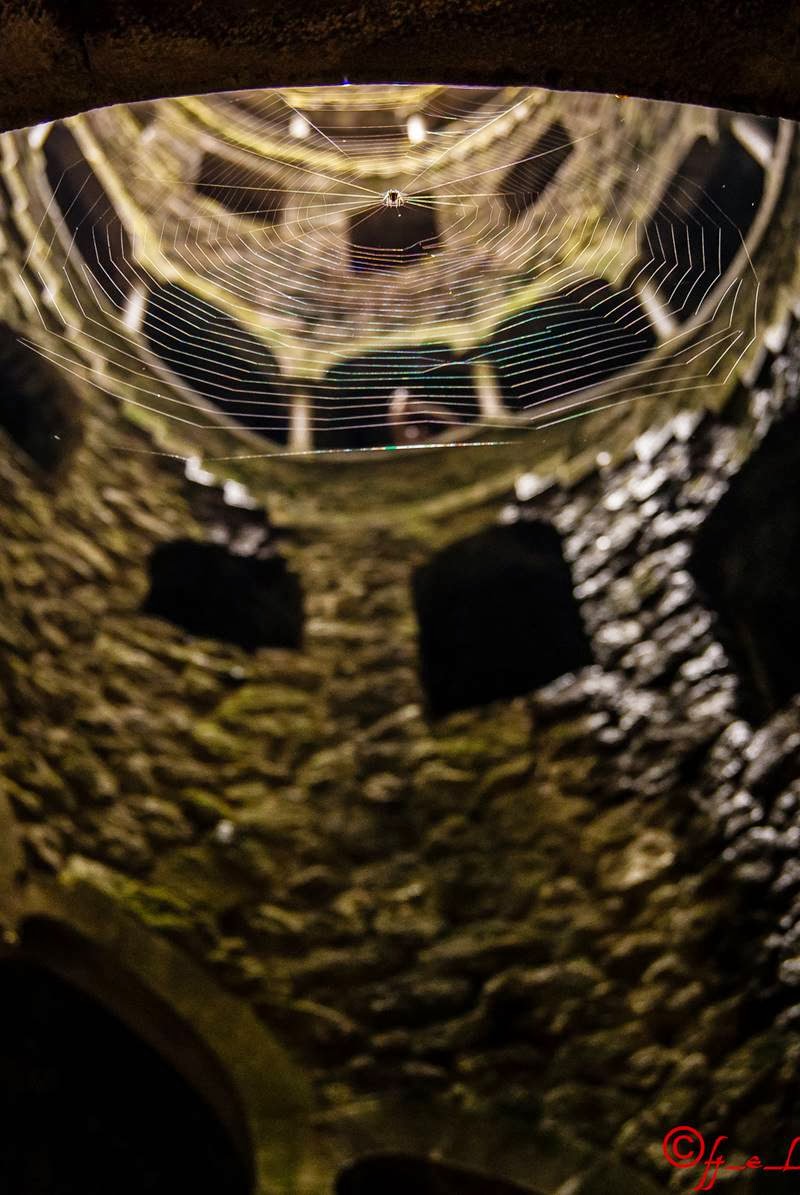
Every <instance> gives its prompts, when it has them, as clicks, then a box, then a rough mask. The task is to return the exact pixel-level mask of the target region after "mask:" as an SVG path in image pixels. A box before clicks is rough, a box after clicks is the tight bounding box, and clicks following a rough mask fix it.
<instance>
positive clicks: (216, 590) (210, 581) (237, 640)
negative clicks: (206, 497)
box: [142, 539, 303, 651]
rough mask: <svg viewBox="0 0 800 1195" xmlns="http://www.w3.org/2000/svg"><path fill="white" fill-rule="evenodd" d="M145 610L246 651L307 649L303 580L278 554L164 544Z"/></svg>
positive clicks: (185, 542)
mask: <svg viewBox="0 0 800 1195" xmlns="http://www.w3.org/2000/svg"><path fill="white" fill-rule="evenodd" d="M142 609H143V612H144V613H145V614H152V615H154V616H155V617H157V618H164V619H166V620H167V621H168V622H171V623H173V625H175V626H178V627H181V628H182V629H183V630H184V631H187V632H188V633H189V634H190V635H201V636H203V637H204V638H208V639H218V640H220V641H221V642H224V643H233V644H235V645H236V646H238V647H242V648H244V649H245V650H246V651H255V650H256V649H257V648H259V647H287V648H299V647H300V646H301V645H302V639H303V591H302V587H301V584H300V580H299V578H298V577H297V576H295V574H294V573H292V572H290V571H289V569H288V568H287V566H286V562H285V561H284V560H283V558H282V557H281V556H279V555H278V554H277V553H275V552H271V553H270V554H268V555H264V554H261V553H258V554H256V555H252V556H245V555H240V554H237V553H235V552H232V551H231V550H230V548H228V547H225V546H224V545H223V544H213V543H201V542H199V541H195V540H189V539H182V540H175V541H174V542H172V543H166V544H159V546H158V547H157V548H156V549H155V551H154V552H153V554H152V556H151V557H150V591H149V593H148V595H147V598H146V600H145V603H144V606H143V607H142Z"/></svg>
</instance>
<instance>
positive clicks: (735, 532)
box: [689, 412, 800, 722]
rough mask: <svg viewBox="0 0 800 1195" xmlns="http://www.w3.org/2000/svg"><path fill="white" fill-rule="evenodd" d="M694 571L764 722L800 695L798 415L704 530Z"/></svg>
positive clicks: (767, 441)
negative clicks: (795, 696)
mask: <svg viewBox="0 0 800 1195" xmlns="http://www.w3.org/2000/svg"><path fill="white" fill-rule="evenodd" d="M689 567H690V570H691V572H692V574H693V576H694V577H695V579H696V581H697V583H698V585H699V586H700V588H701V589H702V591H703V593H704V594H705V596H706V598H707V600H708V603H709V605H710V606H711V608H712V609H713V610H714V611H715V612H716V614H717V618H718V635H719V639H720V641H721V643H722V644H723V646H724V647H725V649H726V651H727V652H728V655H729V656H730V658H731V660H732V662H733V664H734V666H735V668H736V669H737V671H738V673H739V677H740V686H739V702H740V708H741V710H742V713H743V714H745V716H746V717H748V718H749V719H750V720H751V721H753V722H761V721H763V720H764V719H765V718H766V717H768V716H769V715H770V714H771V713H773V712H774V711H775V710H776V709H779V708H780V707H781V706H782V705H785V704H786V702H787V701H789V699H790V698H792V697H793V696H794V695H795V694H796V693H797V692H798V689H800V413H798V412H793V413H792V414H791V415H789V416H787V417H785V418H783V419H781V420H779V421H778V422H777V423H776V424H775V425H774V426H773V427H772V428H771V429H770V431H769V432H768V433H767V435H766V436H765V438H764V440H763V441H762V442H761V444H760V445H759V447H758V448H757V449H756V451H755V452H754V453H753V455H752V456H751V457H750V459H749V460H748V461H746V462H745V464H744V465H743V466H742V468H741V469H740V471H739V472H738V473H737V475H736V476H735V477H734V478H732V480H731V482H730V485H729V488H728V489H727V490H726V492H725V493H724V494H723V496H722V498H721V499H720V501H719V503H718V504H717V506H716V507H715V508H714V510H713V511H712V512H711V514H710V515H709V516H708V518H707V519H706V521H705V523H704V524H703V526H702V527H701V529H700V532H699V534H698V536H697V540H696V543H695V546H694V550H693V553H692V557H691V561H690V565H689Z"/></svg>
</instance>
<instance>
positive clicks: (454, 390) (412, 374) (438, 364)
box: [314, 344, 478, 448]
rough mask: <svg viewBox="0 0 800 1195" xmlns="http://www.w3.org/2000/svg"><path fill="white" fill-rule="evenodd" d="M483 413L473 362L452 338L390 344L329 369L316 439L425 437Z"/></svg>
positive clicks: (369, 441)
mask: <svg viewBox="0 0 800 1195" xmlns="http://www.w3.org/2000/svg"><path fill="white" fill-rule="evenodd" d="M477 415H478V400H477V396H476V394H475V390H474V387H473V382H472V374H471V370H470V366H469V362H468V361H466V360H463V359H459V358H458V357H456V356H454V355H453V353H452V351H451V350H450V349H449V348H448V347H447V346H446V345H437V344H430V345H420V346H419V347H418V348H415V347H408V348H397V349H384V350H382V351H378V352H375V353H369V354H367V355H366V356H363V357H355V358H349V359H348V360H346V361H341V362H339V363H338V364H337V365H334V366H333V367H332V368H331V369H330V370H328V372H327V374H326V375H325V377H324V379H323V382H322V385H321V386H320V388H319V392H318V394H317V396H316V398H315V402H314V441H315V443H316V444H317V445H319V446H320V447H324V448H351V447H376V446H381V445H386V444H419V443H423V442H424V441H426V440H431V439H433V438H435V437H436V436H438V435H442V434H445V433H447V432H450V431H452V430H453V429H454V428H456V427H458V426H460V425H462V424H467V423H471V422H472V421H473V420H474V419H475V418H476V417H477Z"/></svg>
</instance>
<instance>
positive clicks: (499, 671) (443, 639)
mask: <svg viewBox="0 0 800 1195" xmlns="http://www.w3.org/2000/svg"><path fill="white" fill-rule="evenodd" d="M412 584H413V595H414V602H415V606H416V611H417V618H418V621H419V661H420V674H421V679H422V683H423V686H424V688H425V691H426V694H427V698H428V706H429V710H430V713H431V714H432V715H433V716H434V717H437V716H440V715H443V714H448V713H452V712H454V711H455V710H461V709H469V708H472V707H474V706H480V705H485V704H487V703H488V702H490V701H495V700H497V699H499V698H510V697H517V696H520V695H522V694H524V693H528V692H531V691H532V690H534V689H537V688H539V687H540V686H541V685H545V684H547V683H549V682H550V681H552V680H555V679H556V677H559V676H562V675H564V674H565V673H568V672H574V671H576V670H577V669H579V668H583V667H585V666H586V665H587V664H591V663H592V652H591V648H590V645H589V640H588V637H587V635H586V631H585V630H584V627H583V623H582V621H581V617H580V612H579V609H578V604H577V602H576V600H575V595H574V593H573V589H572V577H571V574H570V570H569V567H568V565H567V563H566V561H565V560H564V557H563V555H562V551H561V539H560V536H559V534H558V532H557V531H556V530H555V528H554V527H552V526H551V525H550V524H548V523H543V522H532V521H531V522H527V521H522V522H519V523H514V524H512V525H510V526H497V527H490V528H488V529H487V530H485V531H480V532H478V534H477V535H471V536H469V537H467V538H466V539H462V540H459V541H458V542H456V543H454V544H450V546H449V547H447V548H445V549H444V550H443V551H441V552H440V553H439V554H438V555H437V556H434V557H433V558H432V559H431V560H430V561H428V563H427V564H425V565H423V566H422V567H421V568H419V569H417V571H416V572H415V574H414V577H413V582H412Z"/></svg>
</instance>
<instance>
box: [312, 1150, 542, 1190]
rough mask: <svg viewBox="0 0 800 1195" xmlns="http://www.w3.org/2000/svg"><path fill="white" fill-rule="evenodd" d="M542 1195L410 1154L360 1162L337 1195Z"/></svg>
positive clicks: (346, 1173) (338, 1184)
mask: <svg viewBox="0 0 800 1195" xmlns="http://www.w3.org/2000/svg"><path fill="white" fill-rule="evenodd" d="M412 1192H413V1195H540V1192H539V1191H538V1189H537V1188H535V1187H529V1186H524V1187H522V1186H520V1185H519V1184H518V1183H511V1182H508V1181H507V1180H505V1179H500V1178H493V1177H492V1176H490V1175H486V1174H481V1173H479V1172H477V1171H472V1170H465V1169H463V1168H462V1167H461V1166H448V1165H447V1164H445V1163H444V1162H435V1161H433V1160H432V1159H431V1158H415V1157H411V1156H408V1155H406V1154H376V1155H375V1156H374V1157H367V1158H359V1160H358V1161H357V1162H353V1163H352V1165H350V1166H348V1167H347V1168H346V1169H345V1170H343V1171H342V1172H341V1173H340V1174H339V1176H338V1178H337V1180H336V1189H335V1195H412Z"/></svg>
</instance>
